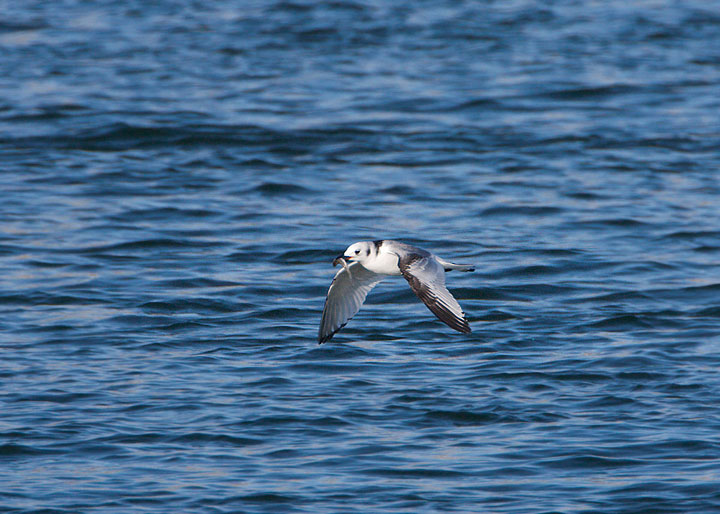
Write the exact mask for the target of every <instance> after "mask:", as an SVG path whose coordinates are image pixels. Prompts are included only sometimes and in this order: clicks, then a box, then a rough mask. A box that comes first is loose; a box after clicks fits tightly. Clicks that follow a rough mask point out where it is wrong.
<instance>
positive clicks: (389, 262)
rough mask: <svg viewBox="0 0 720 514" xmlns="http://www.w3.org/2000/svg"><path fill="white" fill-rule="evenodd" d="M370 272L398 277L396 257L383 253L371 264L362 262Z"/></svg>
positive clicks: (398, 269)
mask: <svg viewBox="0 0 720 514" xmlns="http://www.w3.org/2000/svg"><path fill="white" fill-rule="evenodd" d="M362 264H363V266H365V267H366V268H367V269H369V270H370V271H373V272H375V273H380V274H381V275H400V274H401V273H400V268H398V256H397V255H395V254H393V253H385V254H381V255H378V256H377V257H376V258H375V259H373V260H372V261H371V262H363V263H362Z"/></svg>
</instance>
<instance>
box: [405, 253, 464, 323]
mask: <svg viewBox="0 0 720 514" xmlns="http://www.w3.org/2000/svg"><path fill="white" fill-rule="evenodd" d="M398 265H399V267H400V272H401V273H402V275H403V277H405V280H407V281H408V283H409V284H410V287H411V288H412V290H413V292H414V293H415V294H416V295H417V296H418V298H420V299H421V300H422V301H423V303H424V304H425V305H427V308H428V309H430V310H431V311H432V313H433V314H435V316H437V317H438V318H439V319H440V321H442V322H443V323H445V324H446V325H447V326H449V327H450V328H453V329H455V330H457V331H458V332H464V333H466V334H468V333H470V332H471V330H470V324H469V323H468V320H467V318H466V317H465V313H464V312H463V310H462V308H461V307H460V304H458V302H457V300H456V299H455V298H454V297H453V295H451V294H450V291H448V290H447V288H446V287H445V269H444V267H443V266H442V265H441V264H440V263H439V262H438V261H437V260H436V259H435V257H434V256H432V255H430V256H426V255H420V254H416V253H410V254H406V255H403V256H401V257H400V259H399V261H398Z"/></svg>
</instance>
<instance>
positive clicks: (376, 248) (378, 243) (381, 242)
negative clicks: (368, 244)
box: [373, 239, 383, 251]
mask: <svg viewBox="0 0 720 514" xmlns="http://www.w3.org/2000/svg"><path fill="white" fill-rule="evenodd" d="M373 243H374V244H375V251H377V250H379V249H380V247H381V246H382V244H383V240H382V239H378V240H377V241H373Z"/></svg>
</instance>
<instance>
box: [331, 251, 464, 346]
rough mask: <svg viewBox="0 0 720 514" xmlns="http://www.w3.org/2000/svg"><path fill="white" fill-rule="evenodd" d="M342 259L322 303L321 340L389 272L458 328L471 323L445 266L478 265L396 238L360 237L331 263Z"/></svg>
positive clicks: (347, 318) (343, 321)
mask: <svg viewBox="0 0 720 514" xmlns="http://www.w3.org/2000/svg"><path fill="white" fill-rule="evenodd" d="M337 264H342V265H343V269H341V270H339V271H338V272H337V273H336V274H335V278H333V281H332V284H330V289H329V290H328V294H327V298H326V299H325V308H324V309H323V314H322V320H321V321H320V330H319V331H318V342H319V343H320V344H322V343H324V342H326V341H329V340H330V339H331V338H332V336H334V335H335V334H336V333H337V332H338V331H339V330H340V329H341V328H343V327H344V326H345V325H346V324H347V322H348V321H350V318H352V317H353V316H354V315H355V314H356V313H357V311H359V310H360V306H361V305H362V304H363V302H364V301H365V297H366V296H367V294H368V293H369V292H370V290H371V289H372V288H373V287H375V285H376V284H377V283H378V282H380V281H381V280H382V279H383V278H385V277H386V276H388V275H402V276H403V277H405V280H407V281H408V283H409V284H410V288H411V289H412V290H413V292H414V293H415V294H416V295H417V296H418V298H420V299H421V300H422V301H423V303H424V304H425V305H427V308H428V309H430V310H431V311H432V313H433V314H435V316H437V317H438V318H439V319H440V321H442V322H443V323H445V324H446V325H447V326H449V327H450V328H453V329H455V330H457V331H458V332H463V333H466V334H468V333H470V325H469V324H468V320H467V318H466V317H465V313H464V312H463V310H462V308H461V307H460V305H459V304H458V302H457V300H455V298H454V297H453V295H451V294H450V291H448V290H447V289H446V288H445V272H446V271H450V270H454V269H456V270H460V271H475V268H474V267H473V266H472V265H470V264H453V263H452V262H448V261H446V260H443V259H441V258H440V257H437V256H435V255H433V254H431V253H430V252H428V251H426V250H423V249H422V248H417V247H415V246H410V245H408V244H405V243H400V242H398V241H390V240H387V239H385V240H381V241H360V242H359V243H354V244H351V245H350V246H348V248H347V250H345V253H344V254H342V255H339V256H338V257H337V258H336V259H335V260H334V261H333V266H336V265H337Z"/></svg>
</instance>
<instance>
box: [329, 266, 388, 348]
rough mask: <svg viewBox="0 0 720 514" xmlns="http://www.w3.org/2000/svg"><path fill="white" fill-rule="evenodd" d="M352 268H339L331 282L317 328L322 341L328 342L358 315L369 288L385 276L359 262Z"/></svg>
mask: <svg viewBox="0 0 720 514" xmlns="http://www.w3.org/2000/svg"><path fill="white" fill-rule="evenodd" d="M349 270H350V273H348V269H346V268H343V269H341V270H340V271H338V272H337V273H336V274H335V278H333V281H332V284H330V289H329V290H328V294H327V298H326V299H325V308H324V309H323V314H322V320H321V321H320V330H319V331H318V342H319V343H320V344H322V343H324V342H326V341H329V340H330V338H332V336H334V335H335V333H336V332H338V331H339V330H340V329H341V328H343V327H344V326H345V325H346V324H347V322H348V321H350V318H352V317H353V316H355V314H356V313H357V311H359V310H360V306H361V305H362V304H363V302H364V301H365V297H366V296H367V294H368V293H369V292H370V290H371V289H372V288H373V287H375V284H377V283H378V282H380V281H381V280H382V279H383V275H379V274H377V273H373V272H372V271H370V270H368V269H367V268H365V267H364V266H362V265H361V264H360V263H357V262H356V263H354V264H351V265H350V266H349Z"/></svg>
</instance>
